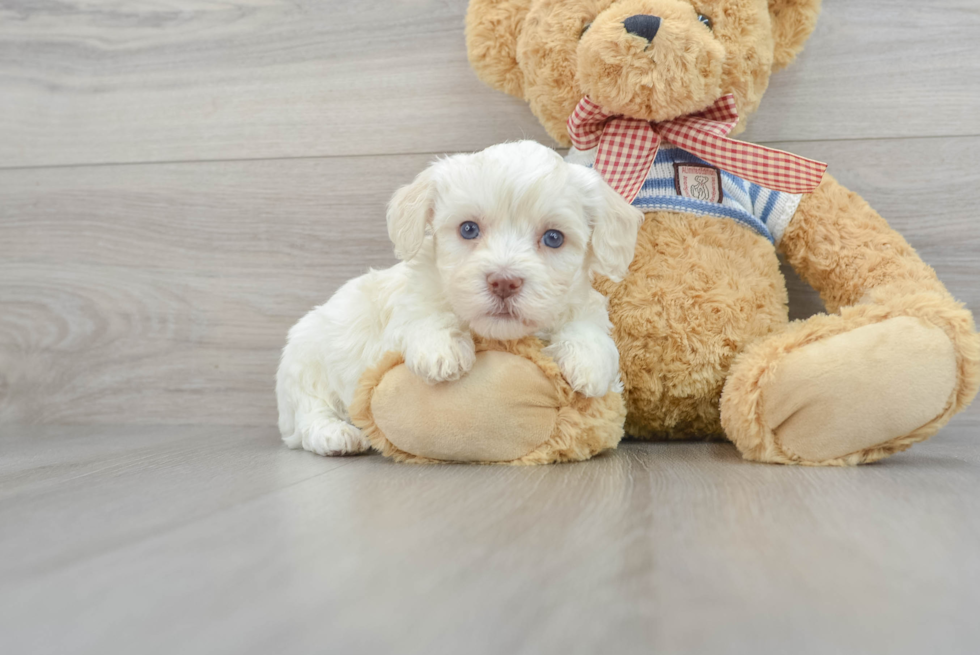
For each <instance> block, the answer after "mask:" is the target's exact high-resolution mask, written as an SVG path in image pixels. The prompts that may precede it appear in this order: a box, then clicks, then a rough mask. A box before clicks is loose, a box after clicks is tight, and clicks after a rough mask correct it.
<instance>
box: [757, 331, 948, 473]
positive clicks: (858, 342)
mask: <svg viewBox="0 0 980 655" xmlns="http://www.w3.org/2000/svg"><path fill="white" fill-rule="evenodd" d="M955 386H956V355H955V352H954V349H953V344H952V342H951V341H950V340H949V338H948V337H947V336H946V333H945V332H943V331H942V330H940V329H939V328H936V327H933V326H930V325H928V324H926V323H924V322H922V321H921V320H919V319H916V318H911V317H899V318H892V319H889V320H887V321H883V322H881V323H875V324H872V325H865V326H863V327H859V328H856V329H854V330H851V331H849V332H845V333H842V334H838V335H835V336H832V337H829V338H827V339H824V340H822V341H818V342H816V343H812V344H809V345H807V346H805V347H803V348H801V349H799V350H797V351H795V352H791V353H789V354H788V355H786V356H785V357H784V358H783V359H782V360H781V361H779V363H778V366H777V368H776V370H775V371H774V376H773V378H772V380H770V381H769V382H768V384H766V386H765V387H764V388H763V390H762V401H763V403H762V404H763V418H764V420H765V421H766V424H767V425H768V427H769V428H770V429H771V430H772V431H773V433H774V434H775V437H776V440H777V443H778V444H779V445H780V446H781V447H782V449H783V450H784V451H785V452H786V453H787V454H788V455H791V456H795V457H796V458H800V459H802V460H803V461H809V462H814V463H817V462H823V461H827V460H832V459H835V458H839V457H844V456H847V455H850V454H852V453H857V452H860V451H863V450H865V449H868V448H872V447H875V446H879V445H882V444H885V443H887V442H889V441H891V440H893V439H896V438H898V437H902V436H905V435H907V434H909V433H911V432H913V431H914V430H916V429H917V428H919V427H921V426H923V425H925V424H926V423H928V422H929V421H931V420H933V419H935V418H936V417H937V416H938V415H940V414H941V413H942V412H943V410H944V409H945V408H946V405H947V404H948V402H949V400H950V397H951V396H952V394H953V391H954V388H955Z"/></svg>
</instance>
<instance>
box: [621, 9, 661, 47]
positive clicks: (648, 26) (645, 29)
mask: <svg viewBox="0 0 980 655" xmlns="http://www.w3.org/2000/svg"><path fill="white" fill-rule="evenodd" d="M623 27H625V28H626V31H627V32H629V33H630V34H635V35H637V36H642V37H643V38H644V39H646V40H647V41H653V37H655V36H657V32H658V31H659V30H660V16H648V15H646V14H637V15H636V16H630V17H629V18H627V19H626V20H624V21H623Z"/></svg>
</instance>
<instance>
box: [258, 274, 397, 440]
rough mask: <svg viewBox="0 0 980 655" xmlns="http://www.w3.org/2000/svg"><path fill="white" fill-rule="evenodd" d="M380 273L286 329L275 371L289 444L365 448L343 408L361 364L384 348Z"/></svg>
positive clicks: (284, 434) (353, 283) (347, 287)
mask: <svg viewBox="0 0 980 655" xmlns="http://www.w3.org/2000/svg"><path fill="white" fill-rule="evenodd" d="M387 275H389V274H388V273H386V272H383V271H375V272H373V273H370V274H368V275H366V276H362V277H361V278H356V279H354V280H352V281H351V282H348V283H347V284H346V285H344V286H343V287H341V288H340V289H339V290H338V291H337V293H336V294H335V295H334V296H333V297H332V298H331V299H330V300H329V301H328V302H327V303H326V304H324V305H321V306H320V307H317V308H315V309H313V310H312V311H310V312H309V313H308V314H307V315H306V316H304V317H303V318H302V319H300V321H299V322H298V323H297V324H296V325H294V326H293V328H292V329H291V330H290V331H289V339H288V340H287V342H286V347H285V348H284V349H283V351H282V359H281V361H280V363H279V370H278V372H277V374H276V397H277V399H278V404H279V431H280V432H281V433H282V438H283V441H284V442H285V443H286V445H287V446H289V447H290V448H304V449H306V450H309V451H312V452H314V453H317V454H320V455H344V454H350V453H359V452H363V451H365V450H367V449H368V447H369V444H368V442H367V439H365V438H364V436H363V435H361V432H360V430H358V429H357V428H356V427H354V426H353V425H351V423H350V421H349V418H348V415H347V406H348V404H349V403H350V400H351V398H352V397H353V395H354V390H355V389H356V387H357V382H358V379H359V378H360V376H361V374H362V373H363V372H364V370H365V368H366V367H367V366H369V365H370V364H372V363H374V362H375V361H376V360H377V358H378V357H380V356H381V354H383V353H384V352H385V348H386V347H385V344H384V343H382V340H381V333H382V332H383V329H384V326H383V323H382V322H381V321H379V319H378V317H379V315H380V314H381V312H380V311H379V309H378V304H377V303H378V301H377V299H376V297H377V295H378V293H377V287H379V286H381V285H383V284H384V282H385V281H386V279H387V278H386V276H387Z"/></svg>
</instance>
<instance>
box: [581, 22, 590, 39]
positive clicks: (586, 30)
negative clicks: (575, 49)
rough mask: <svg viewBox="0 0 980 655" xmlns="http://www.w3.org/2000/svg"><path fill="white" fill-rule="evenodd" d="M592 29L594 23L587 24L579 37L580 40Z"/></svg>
mask: <svg viewBox="0 0 980 655" xmlns="http://www.w3.org/2000/svg"><path fill="white" fill-rule="evenodd" d="M590 27H592V23H586V24H585V27H583V28H582V32H581V33H580V34H579V35H578V38H580V39H581V38H582V37H583V36H585V33H586V32H588V31H589V28H590Z"/></svg>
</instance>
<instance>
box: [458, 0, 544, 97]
mask: <svg viewBox="0 0 980 655" xmlns="http://www.w3.org/2000/svg"><path fill="white" fill-rule="evenodd" d="M530 7H531V0H470V5H469V8H468V9H467V11H466V51H467V54H468V56H469V58H470V65H471V66H473V70H475V71H476V74H477V77H479V78H480V79H481V80H483V81H484V82H486V83H487V84H489V85H490V86H492V87H493V88H495V89H497V90H498V91H504V92H506V93H509V94H511V95H513V96H517V97H518V98H523V96H524V88H523V87H524V81H523V77H522V74H521V69H520V67H519V66H518V65H517V37H518V35H519V34H520V32H521V24H522V23H523V22H524V17H525V16H526V15H527V11H528V9H529V8H530Z"/></svg>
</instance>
